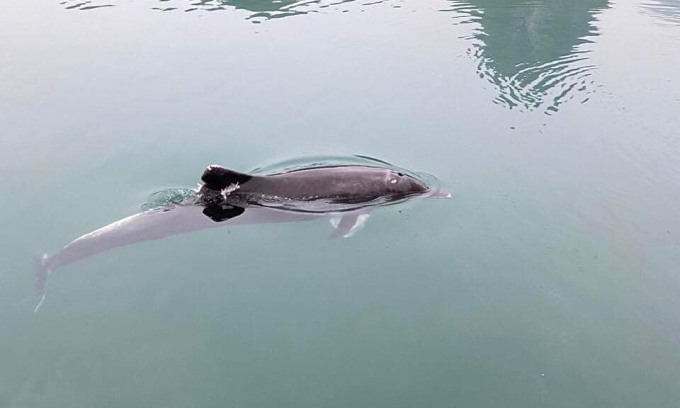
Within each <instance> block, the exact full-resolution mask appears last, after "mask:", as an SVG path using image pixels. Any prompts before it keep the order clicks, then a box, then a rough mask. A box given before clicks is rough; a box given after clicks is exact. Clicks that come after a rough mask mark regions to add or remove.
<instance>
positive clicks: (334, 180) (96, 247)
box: [35, 165, 450, 310]
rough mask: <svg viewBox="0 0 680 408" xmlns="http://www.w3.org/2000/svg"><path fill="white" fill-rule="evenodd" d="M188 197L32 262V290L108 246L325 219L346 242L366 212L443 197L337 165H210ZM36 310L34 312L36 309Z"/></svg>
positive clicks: (411, 181)
mask: <svg viewBox="0 0 680 408" xmlns="http://www.w3.org/2000/svg"><path fill="white" fill-rule="evenodd" d="M202 180H203V182H204V184H203V185H202V186H201V187H200V188H199V189H198V190H197V192H196V193H195V194H193V195H192V196H190V197H187V198H185V199H184V200H183V201H181V202H180V203H177V204H175V205H172V206H166V207H159V208H154V209H151V210H147V211H143V212H141V213H138V214H134V215H131V216H129V217H126V218H123V219H121V220H118V221H116V222H113V223H111V224H109V225H106V226H104V227H102V228H99V229H97V230H95V231H92V232H90V233H87V234H85V235H83V236H81V237H79V238H76V239H75V240H73V241H71V242H70V243H69V244H67V245H66V246H65V247H63V248H62V249H61V250H60V251H58V252H56V253H55V254H53V255H51V256H47V255H42V256H41V257H39V258H38V259H37V263H38V272H37V279H36V283H35V290H36V293H37V294H38V295H41V296H42V299H41V301H40V303H39V304H38V306H40V304H41V303H42V300H43V299H44V295H45V288H46V284H47V279H48V277H49V275H50V273H51V272H52V271H53V270H54V269H56V268H58V267H61V266H64V265H67V264H70V263H73V262H76V261H78V260H81V259H84V258H88V257H90V256H93V255H95V254H98V253H102V252H106V251H109V250H111V249H114V248H118V247H123V246H127V245H132V244H135V243H138V242H144V241H150V240H157V239H162V238H166V237H169V236H172V235H176V234H183V233H187V232H192V231H198V230H203V229H208V228H215V227H221V226H225V225H241V224H262V223H282V222H296V221H308V220H314V219H318V218H322V217H331V224H332V225H333V226H334V227H335V229H334V230H333V232H332V233H331V235H330V237H331V238H339V237H350V236H352V235H353V234H354V233H356V232H357V231H358V230H359V229H361V228H362V227H363V226H364V224H365V222H366V220H367V219H368V216H369V213H370V210H371V209H372V208H373V207H376V206H384V205H389V204H394V203H398V202H402V201H404V200H407V199H409V198H413V197H418V196H422V197H450V194H448V193H446V192H442V191H439V190H436V191H434V190H431V189H430V188H429V187H428V186H427V185H425V184H424V183H422V182H420V181H419V180H417V179H416V178H414V177H412V176H410V175H407V174H404V173H402V172H399V171H395V170H391V169H386V168H380V167H371V166H362V165H339V166H325V167H313V168H308V169H299V170H294V171H290V172H285V173H279V174H272V175H268V176H253V175H248V174H244V173H239V172H236V171H232V170H228V169H225V168H223V167H220V166H216V165H211V166H208V168H207V169H206V170H205V172H204V173H203V176H202ZM36 310H37V307H36Z"/></svg>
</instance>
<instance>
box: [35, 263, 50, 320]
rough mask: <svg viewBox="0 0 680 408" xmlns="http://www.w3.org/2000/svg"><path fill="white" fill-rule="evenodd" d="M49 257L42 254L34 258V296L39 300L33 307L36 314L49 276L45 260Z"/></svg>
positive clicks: (43, 297)
mask: <svg viewBox="0 0 680 408" xmlns="http://www.w3.org/2000/svg"><path fill="white" fill-rule="evenodd" d="M48 259H49V257H48V256H47V254H45V253H42V254H38V255H36V256H35V257H34V260H35V264H36V268H37V269H36V274H35V285H34V288H35V294H36V295H38V296H40V300H39V301H38V304H37V305H36V307H35V310H34V312H37V311H38V309H39V308H40V305H42V303H43V301H44V300H45V289H46V287H47V278H49V276H50V272H51V270H50V268H49V267H48V266H47V260H48Z"/></svg>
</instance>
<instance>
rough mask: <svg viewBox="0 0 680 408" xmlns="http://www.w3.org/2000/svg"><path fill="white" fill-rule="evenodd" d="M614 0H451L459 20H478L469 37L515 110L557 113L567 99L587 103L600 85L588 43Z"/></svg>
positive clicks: (484, 74)
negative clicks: (500, 0) (589, 53)
mask: <svg viewBox="0 0 680 408" xmlns="http://www.w3.org/2000/svg"><path fill="white" fill-rule="evenodd" d="M608 7H609V4H608V0H588V1H579V2H546V1H526V0H511V1H506V2H503V3H502V4H500V3H498V2H494V1H491V0H468V1H460V0H451V7H450V8H449V9H448V10H446V11H451V12H454V13H453V14H454V17H453V18H454V21H455V22H456V24H474V26H475V27H474V28H473V30H472V32H471V34H469V35H467V36H464V37H463V39H465V40H467V41H470V42H471V44H472V46H471V48H470V49H469V52H468V54H469V55H470V56H471V57H472V58H475V59H477V61H478V64H477V73H478V75H479V76H480V78H482V79H486V80H487V81H488V82H490V83H491V84H493V85H494V86H495V87H496V88H497V89H498V91H499V95H498V96H497V97H496V98H495V99H494V102H495V103H497V104H499V105H502V106H505V107H507V108H510V109H520V110H543V111H544V112H545V113H546V114H551V113H554V112H557V111H558V109H559V108H560V107H561V105H563V104H564V103H565V102H567V101H569V100H572V99H577V100H579V101H580V102H582V103H584V102H587V101H588V99H589V98H590V94H591V93H592V92H594V91H595V89H596V88H597V86H596V84H595V83H594V82H593V81H592V79H591V78H590V77H591V72H592V71H593V69H594V68H595V67H594V65H593V64H592V63H590V62H589V60H588V56H587V54H588V52H589V50H588V49H586V48H584V45H585V44H588V43H590V42H592V38H593V37H595V36H596V35H598V31H597V28H596V26H595V25H594V24H593V23H594V22H595V21H596V20H597V15H598V13H600V12H601V11H602V10H604V9H606V8H608Z"/></svg>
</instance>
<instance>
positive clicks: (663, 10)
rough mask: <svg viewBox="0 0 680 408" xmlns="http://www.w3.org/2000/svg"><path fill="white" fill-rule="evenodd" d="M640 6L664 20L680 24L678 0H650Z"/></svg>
mask: <svg viewBox="0 0 680 408" xmlns="http://www.w3.org/2000/svg"><path fill="white" fill-rule="evenodd" d="M642 7H643V8H644V9H645V11H647V12H649V13H650V14H651V15H653V16H654V17H658V18H660V19H661V20H663V21H665V22H668V23H673V24H680V0H650V1H647V2H646V3H644V4H643V6H642Z"/></svg>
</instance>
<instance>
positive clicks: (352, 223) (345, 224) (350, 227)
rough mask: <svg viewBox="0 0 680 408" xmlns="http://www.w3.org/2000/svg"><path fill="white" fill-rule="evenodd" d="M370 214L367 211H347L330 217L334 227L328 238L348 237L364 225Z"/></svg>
mask: <svg viewBox="0 0 680 408" xmlns="http://www.w3.org/2000/svg"><path fill="white" fill-rule="evenodd" d="M370 216H371V214H369V213H362V212H359V213H349V214H345V215H343V216H342V217H340V218H331V220H330V221H331V225H333V227H335V229H334V230H333V232H331V235H330V236H329V238H333V239H335V238H349V237H351V236H353V235H354V234H356V233H357V232H359V230H361V229H362V228H364V226H365V225H366V221H368V218H369V217H370Z"/></svg>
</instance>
